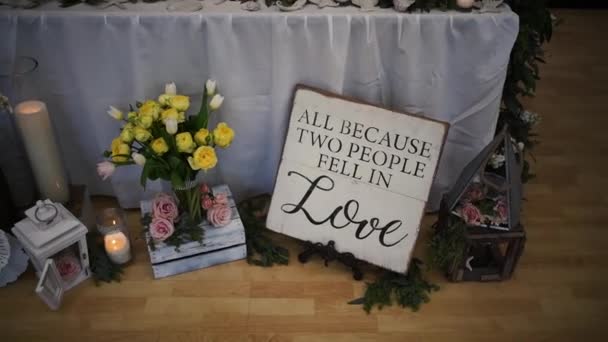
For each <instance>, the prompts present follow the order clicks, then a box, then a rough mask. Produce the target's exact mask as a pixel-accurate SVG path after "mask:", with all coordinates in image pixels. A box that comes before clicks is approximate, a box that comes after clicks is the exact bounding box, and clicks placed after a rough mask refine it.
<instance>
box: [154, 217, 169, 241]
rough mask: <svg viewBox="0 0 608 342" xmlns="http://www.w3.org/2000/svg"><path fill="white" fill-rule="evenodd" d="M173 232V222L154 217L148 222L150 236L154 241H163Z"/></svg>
mask: <svg viewBox="0 0 608 342" xmlns="http://www.w3.org/2000/svg"><path fill="white" fill-rule="evenodd" d="M174 231H175V228H174V227H173V222H171V221H169V220H167V219H164V218H161V217H155V218H154V219H152V222H150V235H151V236H152V239H154V240H155V241H165V240H166V239H167V238H169V237H170V236H171V235H173V232H174Z"/></svg>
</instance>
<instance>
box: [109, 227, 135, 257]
mask: <svg viewBox="0 0 608 342" xmlns="http://www.w3.org/2000/svg"><path fill="white" fill-rule="evenodd" d="M104 246H105V249H106V254H108V257H109V258H110V260H112V262H113V263H115V264H124V263H126V262H128V261H129V260H131V244H130V243H129V238H127V236H126V235H125V234H123V233H122V232H120V231H116V232H113V233H110V234H108V235H106V236H104Z"/></svg>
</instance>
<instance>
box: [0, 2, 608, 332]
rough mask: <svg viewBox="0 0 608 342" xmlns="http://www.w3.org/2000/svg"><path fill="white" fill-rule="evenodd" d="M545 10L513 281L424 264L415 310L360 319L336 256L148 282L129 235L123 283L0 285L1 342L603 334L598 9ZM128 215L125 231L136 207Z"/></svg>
mask: <svg viewBox="0 0 608 342" xmlns="http://www.w3.org/2000/svg"><path fill="white" fill-rule="evenodd" d="M558 15H559V16H560V17H563V18H564V19H565V23H564V24H563V25H562V26H561V27H560V28H559V29H558V30H557V32H556V34H555V37H554V41H553V43H552V44H551V46H550V48H549V56H548V58H547V59H548V61H549V64H548V65H547V66H545V67H544V68H543V73H542V74H543V76H544V77H543V81H542V82H541V83H540V85H539V89H538V97H537V98H536V99H534V100H532V101H530V103H529V107H530V108H531V109H532V110H534V111H538V112H539V113H541V114H542V115H543V122H542V124H541V126H540V134H541V136H542V141H543V143H542V145H540V146H539V147H538V149H537V151H536V155H537V158H538V163H537V164H536V165H534V169H535V170H536V171H537V173H538V174H539V178H538V180H537V181H534V182H532V184H529V185H528V187H527V188H526V189H527V192H526V197H527V203H526V204H525V211H524V222H525V224H526V227H527V231H528V237H529V239H528V244H527V247H526V251H525V253H524V256H523V258H522V260H521V263H520V266H519V269H518V270H517V272H516V274H515V277H514V279H513V280H511V281H509V282H505V283H486V284H478V283H461V284H451V283H446V281H445V280H443V278H442V277H441V275H439V274H437V273H433V274H431V278H432V279H433V280H435V281H436V282H438V283H439V284H440V285H441V286H442V289H441V291H439V292H438V293H436V294H434V295H433V296H432V301H431V303H429V304H427V305H425V306H423V307H422V309H421V310H420V311H419V312H418V313H412V312H410V311H409V310H402V309H397V308H388V309H384V310H382V311H380V312H378V311H374V312H373V313H372V314H371V315H366V314H365V313H364V312H363V310H362V309H361V308H360V307H356V306H355V307H353V306H349V305H347V304H346V302H347V301H348V300H350V299H352V298H354V297H356V296H358V295H360V294H361V293H362V290H363V286H364V285H363V284H362V283H361V282H354V281H352V280H351V276H350V274H349V273H348V272H347V271H345V270H344V269H343V268H341V267H340V266H337V265H336V266H332V267H329V268H327V269H326V268H324V267H323V266H322V265H321V263H320V262H312V263H309V264H306V265H301V264H299V263H298V262H297V261H296V260H295V257H292V260H291V262H292V263H291V265H289V266H287V267H275V268H271V269H263V268H258V267H250V266H248V265H247V264H246V263H245V262H244V261H242V262H236V263H231V264H227V265H223V266H218V267H214V268H210V269H206V270H201V271H198V272H193V273H189V274H184V275H180V276H176V277H173V278H169V279H165V280H157V281H154V280H152V279H151V270H150V266H149V264H148V259H147V256H146V255H145V254H144V253H145V252H144V245H143V243H142V241H141V240H139V241H137V242H136V244H135V251H136V254H137V255H136V258H137V262H136V264H134V265H132V266H131V267H130V268H128V270H127V272H126V276H125V279H124V281H123V282H122V283H120V284H116V283H114V284H110V285H108V284H104V285H102V286H101V287H95V286H94V285H93V283H92V282H88V283H86V284H83V285H81V286H79V287H78V288H77V289H75V290H72V291H69V292H68V293H67V295H66V298H65V302H64V304H63V307H62V308H61V310H60V311H59V312H50V311H49V310H48V309H47V308H46V307H45V306H44V304H43V303H42V302H41V301H40V300H38V298H37V297H36V296H35V295H34V292H33V289H34V286H35V279H34V276H33V274H32V273H31V271H29V272H28V273H27V274H26V275H25V276H24V277H23V278H22V279H20V280H19V281H18V282H17V283H15V284H12V285H10V286H8V287H6V288H2V289H0V341H2V342H12V341H98V340H99V341H129V342H136V341H146V342H152V341H225V340H229V341H243V340H251V341H267V340H271V341H322V340H328V341H376V340H388V341H467V342H473V341H495V342H497V341H576V340H578V341H608V322H606V320H607V319H608V274H607V271H608V248H607V247H608V210H607V206H608V194H607V191H608V176H607V175H606V174H607V173H608V170H607V169H608V138H606V133H605V131H606V129H607V127H608V113H607V111H606V109H605V108H606V102H607V101H608V98H607V95H608V48H607V46H608V38H606V37H607V36H606V33H607V32H608V12H567V11H561V12H558ZM130 220H132V222H133V223H132V225H133V226H134V227H135V229H136V230H138V229H139V226H138V225H137V223H136V222H137V212H132V213H131V214H130ZM433 221H434V218H433V217H427V218H426V220H425V222H424V232H423V235H422V236H421V238H420V240H419V242H418V250H417V254H419V255H422V254H423V252H424V251H423V248H424V245H425V242H426V241H427V238H428V227H429V226H430V224H431V223H432V222H433ZM285 240H286V241H287V239H285ZM289 245H290V246H291V247H292V254H294V255H295V254H296V253H297V251H298V250H297V248H296V247H295V244H294V243H292V242H291V243H290V244H289Z"/></svg>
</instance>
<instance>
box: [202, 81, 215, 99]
mask: <svg viewBox="0 0 608 342" xmlns="http://www.w3.org/2000/svg"><path fill="white" fill-rule="evenodd" d="M216 87H217V82H216V81H215V80H207V83H206V84H205V88H206V89H207V95H208V96H213V95H214V94H215V88H216Z"/></svg>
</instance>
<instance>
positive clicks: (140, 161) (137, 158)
mask: <svg viewBox="0 0 608 342" xmlns="http://www.w3.org/2000/svg"><path fill="white" fill-rule="evenodd" d="M131 158H133V161H134V162H135V164H137V165H139V166H144V165H145V164H146V157H144V155H143V154H141V153H137V152H133V153H131Z"/></svg>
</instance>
